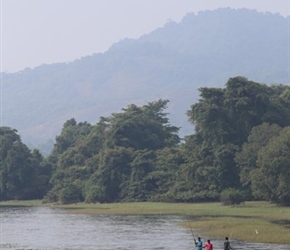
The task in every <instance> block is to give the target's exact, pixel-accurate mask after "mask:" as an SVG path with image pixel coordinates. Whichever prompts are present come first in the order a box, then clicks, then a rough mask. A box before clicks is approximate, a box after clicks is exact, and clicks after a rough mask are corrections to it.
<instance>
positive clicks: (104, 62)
mask: <svg viewBox="0 0 290 250" xmlns="http://www.w3.org/2000/svg"><path fill="white" fill-rule="evenodd" d="M289 19H290V17H287V18H285V17H282V16H280V15H278V14H270V13H259V12H257V11H254V10H248V9H238V10H234V9H230V8H226V9H217V10H214V11H204V12H199V13H198V14H193V13H192V14H188V15H186V16H185V17H184V18H183V20H182V21H181V22H180V23H175V22H168V23H167V24H166V25H164V27H161V28H158V29H156V30H154V31H152V32H151V33H149V34H146V35H144V36H142V37H140V38H139V39H125V40H123V41H120V42H118V43H116V44H114V45H112V46H111V48H110V49H109V50H108V51H107V52H105V53H99V54H93V55H91V56H87V57H83V58H81V59H78V60H75V61H73V62H70V63H58V64H51V65H41V66H39V67H36V68H34V69H25V70H23V71H20V72H17V73H11V74H6V73H3V74H2V100H1V106H2V107H1V110H2V126H9V127H12V128H15V129H17V130H18V131H19V134H20V135H21V138H22V140H23V141H24V142H25V143H26V144H28V145H31V146H32V147H38V148H42V147H43V148H44V145H45V144H46V143H48V144H47V145H49V147H51V142H53V141H54V139H55V136H56V135H57V134H59V133H60V131H61V129H62V125H63V123H64V122H65V121H66V120H68V119H70V118H75V119H76V120H77V121H78V122H81V121H88V122H90V123H92V124H94V123H96V122H97V121H98V120H99V117H100V116H110V115H111V114H112V113H116V112H120V111H121V109H122V108H125V107H126V106H127V105H129V104H132V103H134V104H136V105H141V104H144V103H147V102H151V101H154V100H157V99H160V98H162V99H169V100H170V103H169V108H168V110H167V112H168V113H169V114H170V116H169V117H170V121H171V123H172V125H175V126H178V127H181V132H180V134H181V136H183V135H186V134H192V133H193V132H194V128H193V126H192V125H191V124H190V123H189V122H188V118H187V116H186V111H187V110H189V109H190V105H192V104H194V103H195V102H196V101H197V98H198V95H199V92H198V88H200V87H224V84H225V83H226V81H227V79H228V78H230V77H234V76H237V75H241V76H245V77H247V78H248V79H250V80H253V81H257V82H263V83H268V84H272V83H282V84H289V82H290V79H289V78H290V69H289V68H290V66H289V65H290V63H289V61H290V58H289V55H290V40H289V34H290V30H289V29H290V27H289V23H290V20H289ZM49 141H50V142H49Z"/></svg>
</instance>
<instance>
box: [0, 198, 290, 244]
mask: <svg viewBox="0 0 290 250" xmlns="http://www.w3.org/2000/svg"><path fill="white" fill-rule="evenodd" d="M9 206H10V207H15V206H19V207H20V206H28V207H51V208H57V209H63V211H64V212H66V213H74V214H106V215H109V214H112V215H116V214H118V215H122V214H123V215H138V214H139V215H180V216H185V217H186V220H185V222H184V223H183V224H182V226H184V227H187V228H194V230H196V231H199V232H200V234H202V235H205V236H207V237H222V238H224V237H225V236H228V237H231V238H233V239H235V240H243V241H249V242H259V243H269V244H281V245H290V237H289V235H290V207H279V206H277V205H274V204H270V203H268V202H245V203H244V204H243V205H239V206H224V205H222V204H221V203H218V202H211V203H159V202H131V203H104V204H98V203H97V204H87V203H75V204H58V203H45V204H44V203H42V201H41V200H34V201H2V202H0V207H9Z"/></svg>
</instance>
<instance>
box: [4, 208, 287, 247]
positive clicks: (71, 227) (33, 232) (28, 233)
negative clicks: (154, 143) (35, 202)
mask: <svg viewBox="0 0 290 250" xmlns="http://www.w3.org/2000/svg"><path fill="white" fill-rule="evenodd" d="M0 216H1V218H0V222H1V226H0V227H1V228H0V249H1V250H2V249H3V250H7V249H9V250H16V249H17V250H57V249H58V250H69V249H71V250H115V249H116V250H145V249H152V250H161V249H166V250H167V249H168V250H173V249H174V250H189V249H195V248H194V246H193V237H192V235H191V232H190V230H189V229H187V228H184V227H182V226H181V224H182V223H183V222H185V221H186V218H184V217H180V216H167V215H166V216H165V215H160V216H155V215H154V216H145V215H134V216H133V215H121V216H120V215H76V214H67V213H64V211H63V210H60V209H54V208H7V207H6V208H3V207H2V208H0ZM212 242H213V243H214V249H215V250H219V249H222V245H223V239H212ZM232 245H233V246H234V247H235V248H236V249H255V250H262V249H263V250H273V249H275V250H290V246H285V245H284V246H280V245H270V244H257V243H255V244H253V243H247V242H239V241H234V240H232Z"/></svg>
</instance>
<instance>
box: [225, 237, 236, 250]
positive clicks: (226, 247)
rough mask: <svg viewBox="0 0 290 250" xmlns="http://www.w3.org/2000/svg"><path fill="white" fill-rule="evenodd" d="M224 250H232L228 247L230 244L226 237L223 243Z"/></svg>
mask: <svg viewBox="0 0 290 250" xmlns="http://www.w3.org/2000/svg"><path fill="white" fill-rule="evenodd" d="M224 250H234V249H233V248H232V247H231V245H230V242H229V238H228V237H226V238H225V242H224Z"/></svg>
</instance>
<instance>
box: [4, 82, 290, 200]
mask: <svg viewBox="0 0 290 250" xmlns="http://www.w3.org/2000/svg"><path fill="white" fill-rule="evenodd" d="M199 92H200V99H199V100H198V102H196V103H194V104H193V105H192V106H191V107H190V109H189V110H188V112H187V115H188V118H189V120H190V121H191V123H192V135H190V136H186V137H185V138H180V137H179V136H178V131H179V128H178V127H176V126H173V125H171V124H170V122H169V119H168V113H166V112H165V111H166V108H167V104H168V102H169V101H168V100H162V99H160V100H156V101H153V102H150V103H148V104H146V105H143V106H137V105H134V104H131V105H129V106H127V107H126V108H124V109H123V110H122V112H120V113H113V114H111V115H110V116H109V117H101V118H100V119H99V121H98V122H97V123H96V124H95V125H92V124H90V123H88V122H80V123H78V122H77V121H76V120H75V119H74V118H72V119H70V120H67V121H66V122H65V123H64V125H63V128H62V131H61V133H60V134H59V135H58V136H57V137H56V141H55V144H54V147H53V150H52V152H51V153H50V154H49V155H48V156H47V157H44V156H42V155H41V153H40V152H39V151H38V150H33V151H32V150H30V149H29V148H28V147H27V146H26V145H25V144H24V143H22V141H21V138H20V136H19V135H18V134H17V131H16V130H15V129H12V128H9V127H1V134H0V137H1V144H0V147H1V165H0V195H1V200H9V199H43V201H44V202H62V203H74V202H81V201H85V202H124V201H168V202H196V201H219V200H221V201H222V202H224V203H225V204H227V203H239V202H241V201H243V200H257V199H259V200H267V201H270V202H273V203H277V204H282V205H290V154H289V150H290V87H289V86H286V85H266V84H261V83H257V82H253V81H249V80H248V79H246V78H244V77H234V78H230V79H229V80H228V82H227V83H226V85H225V87H224V88H209V87H204V88H200V89H199Z"/></svg>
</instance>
